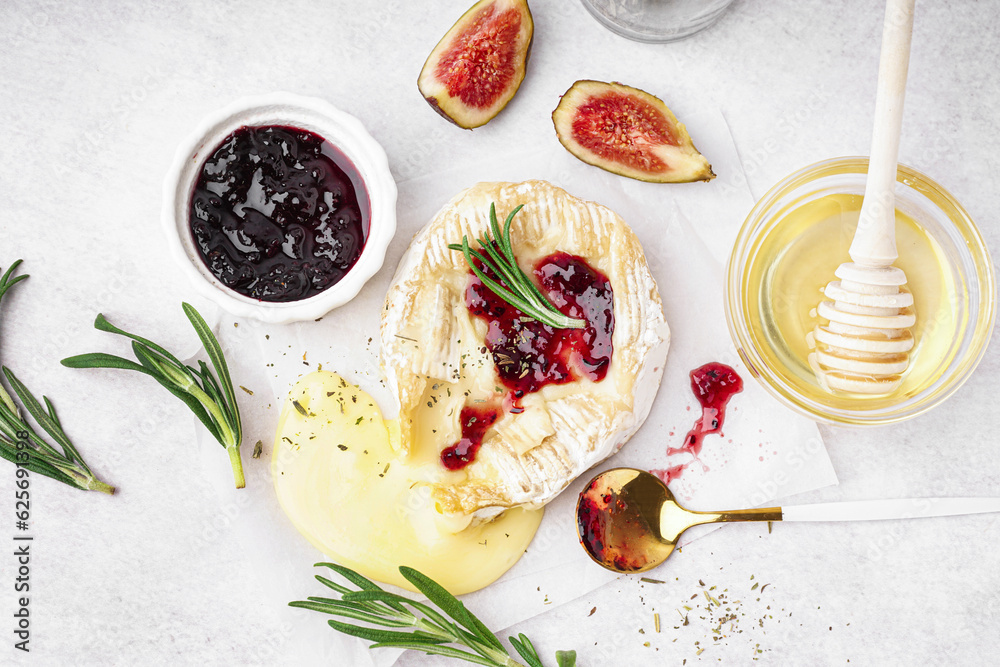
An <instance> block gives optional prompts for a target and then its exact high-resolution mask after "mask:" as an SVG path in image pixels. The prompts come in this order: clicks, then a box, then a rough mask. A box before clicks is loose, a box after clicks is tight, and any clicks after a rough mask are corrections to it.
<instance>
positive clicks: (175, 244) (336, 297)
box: [162, 93, 396, 324]
mask: <svg viewBox="0 0 1000 667" xmlns="http://www.w3.org/2000/svg"><path fill="white" fill-rule="evenodd" d="M264 125H286V126H291V127H299V128H302V129H304V130H308V131H310V132H313V133H315V134H318V135H319V136H321V137H323V138H324V139H326V140H327V141H328V142H330V143H331V144H333V145H334V146H336V147H337V148H338V149H340V151H341V152H342V153H343V154H344V155H346V156H347V158H348V159H349V160H350V161H351V162H352V163H353V164H354V166H355V167H356V168H357V171H358V173H359V174H360V175H361V179H362V180H363V181H364V184H365V188H366V190H367V191H368V198H369V203H370V205H371V221H370V225H369V229H368V238H367V240H366V241H365V245H364V249H363V250H362V251H361V256H360V257H358V261H357V262H356V263H355V264H354V266H353V267H351V269H350V271H348V272H347V274H346V275H345V276H344V277H343V278H342V279H341V280H340V281H339V282H338V283H337V284H335V285H333V286H331V287H329V288H327V289H326V290H324V291H322V292H320V293H319V294H316V295H313V296H311V297H309V298H307V299H301V300H299V301H289V302H285V303H278V302H268V301H259V300H257V299H253V298H250V297H247V296H244V295H242V294H240V293H238V292H235V291H233V290H231V289H229V288H228V287H226V286H225V285H223V284H222V283H221V282H219V280H217V279H216V278H215V276H213V275H212V273H211V272H210V271H209V270H208V267H206V266H205V264H204V262H202V260H201V257H200V255H199V253H198V248H197V246H196V245H195V242H194V238H193V236H192V233H191V227H190V224H189V216H190V206H191V193H192V190H193V189H194V185H195V182H196V181H197V179H198V174H199V172H200V170H201V166H202V163H203V161H204V159H205V158H206V157H207V156H208V154H209V152H210V151H212V150H214V149H215V147H216V146H218V145H219V144H220V143H221V142H222V140H223V139H224V138H225V137H227V136H228V135H229V134H231V133H232V132H233V131H235V130H237V129H239V128H240V127H244V126H250V127H255V126H264ZM162 222H163V228H164V231H165V232H166V235H167V245H168V247H169V249H170V253H171V254H172V255H173V256H174V258H175V259H176V260H177V262H178V264H179V265H180V267H181V271H182V272H183V273H184V274H185V275H186V276H187V277H188V278H189V279H190V280H191V283H192V284H193V285H194V287H195V289H196V290H197V291H198V293H199V294H201V295H202V296H204V297H206V298H208V299H211V300H212V301H214V302H215V303H216V304H218V305H219V306H220V307H222V308H224V309H225V310H227V311H229V312H230V313H232V314H233V315H237V316H240V317H252V318H255V319H258V320H262V321H264V322H270V323H274V324H284V323H287V322H298V321H306V320H315V319H316V318H319V317H321V316H323V315H325V314H326V313H328V312H329V311H331V310H332V309H334V308H336V307H338V306H342V305H344V304H345V303H347V302H348V301H350V300H351V299H353V298H354V297H355V296H356V295H357V293H358V292H359V291H360V290H361V287H362V286H363V285H364V284H365V283H366V282H367V281H368V279H369V278H371V277H372V276H373V275H375V273H376V272H378V270H379V269H380V268H381V267H382V262H383V261H384V259H385V251H386V248H388V246H389V241H390V240H391V239H392V236H393V234H394V233H395V231H396V183H395V181H393V179H392V174H391V173H390V171H389V161H388V159H387V158H386V155H385V151H384V150H383V149H382V147H381V146H380V145H379V144H378V142H376V141H375V140H374V139H373V138H372V137H371V135H369V134H368V132H367V130H365V128H364V126H363V125H362V124H361V122H360V121H359V120H358V119H357V118H354V117H353V116H351V115H349V114H346V113H344V112H343V111H340V110H339V109H337V108H336V107H334V106H333V105H331V104H329V103H328V102H325V101H323V100H320V99H316V98H312V97H303V96H301V95H294V94H292V93H271V94H269V95H262V96H257V97H247V98H243V99H240V100H238V101H236V102H234V103H233V104H231V105H229V106H227V107H225V108H223V109H219V110H218V111H216V112H214V113H212V114H210V115H209V116H208V117H207V118H205V119H204V120H203V121H202V122H201V124H200V125H199V126H198V127H197V128H196V129H195V131H194V132H192V134H191V135H190V136H189V137H188V138H187V139H186V140H185V141H183V142H181V144H180V146H179V147H178V148H177V153H176V155H175V156H174V162H173V164H172V165H171V167H170V171H169V172H168V173H167V177H166V180H165V181H164V184H163V213H162Z"/></svg>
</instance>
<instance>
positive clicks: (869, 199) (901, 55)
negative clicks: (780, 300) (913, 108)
mask: <svg viewBox="0 0 1000 667" xmlns="http://www.w3.org/2000/svg"><path fill="white" fill-rule="evenodd" d="M914 2H915V0H888V2H886V7H885V25H884V27H883V30H882V54H881V57H880V59H879V69H878V89H877V92H876V94H875V127H874V130H873V131H872V147H871V160H870V162H869V164H868V181H867V183H866V185H865V198H864V201H863V202H862V204H861V217H860V219H859V220H858V229H857V232H855V234H854V241H853V242H852V243H851V249H850V253H851V259H852V260H854V261H855V262H856V263H858V264H867V265H872V266H889V265H890V264H892V263H893V262H894V261H895V260H896V257H897V253H896V197H895V187H896V164H897V160H898V158H899V132H900V127H901V125H902V123H903V97H904V94H905V92H906V74H907V70H908V69H909V62H910V38H911V37H912V35H913V5H914Z"/></svg>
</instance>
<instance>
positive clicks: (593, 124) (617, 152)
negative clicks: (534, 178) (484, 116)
mask: <svg viewBox="0 0 1000 667" xmlns="http://www.w3.org/2000/svg"><path fill="white" fill-rule="evenodd" d="M552 122H553V124H555V126H556V134H557V135H558V136H559V141H560V142H561V143H562V145H563V146H565V147H566V150H568V151H569V152H570V153H572V154H573V155H575V156H576V157H578V158H580V159H581V160H583V161H584V162H586V163H587V164H592V165H594V166H595V167H600V168H601V169H605V170H607V171H610V172H612V173H615V174H619V175H621V176H627V177H629V178H635V179H638V180H640V181H652V182H654V183H687V182H689V181H710V180H712V179H713V178H715V174H714V173H712V165H710V164H709V163H708V160H706V159H705V156H704V155H702V154H701V153H699V152H698V149H696V148H695V147H694V144H693V143H692V142H691V137H690V136H689V135H688V133H687V129H686V128H685V127H684V125H683V124H682V123H680V122H678V120H677V117H676V116H674V114H673V112H672V111H670V109H668V108H667V105H666V104H664V103H663V101H662V100H660V99H659V98H657V97H654V96H653V95H650V94H649V93H647V92H645V91H643V90H639V89H638V88H632V87H631V86H625V85H622V84H620V83H604V82H602V81H586V80H585V81H577V82H576V83H574V84H573V85H572V86H570V89H569V90H567V91H566V93H565V94H564V95H563V96H562V99H561V100H560V101H559V106H557V107H556V110H555V111H553V112H552Z"/></svg>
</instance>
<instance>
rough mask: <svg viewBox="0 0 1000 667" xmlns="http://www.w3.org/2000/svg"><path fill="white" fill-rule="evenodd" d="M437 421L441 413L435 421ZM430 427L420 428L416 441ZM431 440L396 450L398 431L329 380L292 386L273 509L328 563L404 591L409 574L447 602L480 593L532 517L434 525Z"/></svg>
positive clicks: (440, 520) (517, 513) (356, 392)
mask: <svg viewBox="0 0 1000 667" xmlns="http://www.w3.org/2000/svg"><path fill="white" fill-rule="evenodd" d="M445 414H447V413H445ZM440 426H441V424H440V423H434V424H420V425H419V426H418V428H417V429H416V431H418V432H420V431H425V430H427V431H430V430H435V429H436V428H439V427H440ZM439 455H440V450H439V448H438V447H436V446H434V445H433V444H432V439H430V438H422V437H416V438H414V439H413V441H412V443H411V447H410V448H409V451H408V452H404V451H403V449H402V448H401V447H400V440H399V424H398V422H396V421H394V420H384V419H383V418H382V413H381V411H380V410H379V408H378V405H376V403H375V401H374V399H372V398H371V397H370V396H369V395H368V394H366V393H365V392H363V391H362V390H361V389H360V388H358V387H356V386H355V385H352V384H350V383H348V382H347V381H346V380H344V379H343V378H341V377H340V376H339V375H337V374H335V373H329V372H325V371H319V372H315V373H312V374H310V375H308V376H306V377H304V378H302V379H301V380H300V381H299V382H298V384H296V385H295V387H294V388H293V389H292V391H291V393H290V394H289V397H288V400H287V401H286V402H285V406H284V409H283V410H282V414H281V418H280V421H279V423H278V432H277V436H276V441H275V447H274V456H273V458H272V462H271V469H272V472H273V476H274V485H275V491H276V492H277V495H278V501H279V502H280V503H281V506H282V508H283V509H284V510H285V513H286V514H287V515H288V517H289V518H290V519H291V521H292V523H293V524H294V525H295V527H296V528H297V529H298V530H299V532H301V533H302V534H303V535H304V536H305V537H306V538H307V539H308V540H309V541H310V542H312V544H313V545H315V546H316V547H317V548H318V549H320V550H321V551H322V552H323V553H325V554H327V555H328V556H330V557H331V558H333V559H334V560H336V561H337V562H338V563H340V564H342V565H346V566H347V567H350V568H352V569H354V570H357V571H358V572H360V573H362V574H364V575H365V576H367V577H370V578H372V579H375V580H377V581H381V582H384V583H389V584H395V585H397V586H402V587H404V588H408V589H410V590H413V588H412V586H410V584H409V583H408V582H407V581H406V580H405V579H403V577H402V576H401V575H400V574H399V570H398V568H399V566H400V565H408V566H410V567H413V568H415V569H417V570H419V571H421V572H423V573H424V574H426V575H428V576H429V577H431V578H432V579H434V580H436V581H437V582H438V583H440V584H441V585H442V586H444V587H445V588H447V589H448V590H449V591H451V592H452V593H454V594H456V595H457V594H461V593H467V592H471V591H474V590H478V589H480V588H483V587H484V586H487V585H489V584H490V583H492V582H493V581H495V580H496V579H497V578H498V577H500V575H502V574H503V573H504V572H506V571H507V570H508V569H509V568H510V567H511V566H512V565H514V563H516V562H517V560H518V558H520V556H521V554H523V553H524V550H525V549H526V548H527V546H528V543H529V542H531V538H532V537H533V536H534V534H535V531H536V530H537V529H538V524H539V522H540V521H541V517H542V511H541V510H525V509H520V508H515V509H511V510H507V511H506V512H504V513H503V514H501V515H500V516H498V517H497V518H495V519H493V520H492V521H489V522H485V523H473V522H471V517H469V516H461V515H459V516H455V515H448V516H446V515H444V514H443V513H442V512H441V511H440V508H439V507H437V506H436V504H435V502H434V501H433V499H432V496H431V486H432V485H433V484H435V483H440V482H442V481H443V480H445V479H449V480H453V479H454V478H455V477H458V476H462V475H464V473H463V472H461V471H459V472H449V471H447V470H446V469H445V468H444V467H443V466H442V465H441V463H440V461H439Z"/></svg>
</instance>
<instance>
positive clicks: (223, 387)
mask: <svg viewBox="0 0 1000 667" xmlns="http://www.w3.org/2000/svg"><path fill="white" fill-rule="evenodd" d="M182 307H183V309H184V313H185V314H186V315H187V318H188V320H189V321H190V322H191V326H192V327H194V330H195V333H197V334H198V338H199V339H200V340H201V342H202V345H203V346H204V347H205V352H206V354H207V355H208V358H209V360H210V361H211V362H212V367H213V368H214V369H215V374H214V375H213V373H212V370H211V369H210V368H209V367H208V364H206V363H205V362H204V361H199V362H198V366H199V367H198V368H197V369H196V368H193V367H190V366H186V365H185V364H184V363H183V362H181V360H180V359H178V358H177V357H176V356H174V355H173V354H171V353H170V352H169V351H168V350H167V349H165V348H163V347H161V346H160V345H157V344H156V343H154V342H153V341H151V340H148V339H146V338H143V337H142V336H137V335H135V334H132V333H129V332H128V331H125V330H123V329H120V328H118V327H116V326H115V325H113V324H112V323H111V322H109V321H108V320H107V318H106V317H104V315H103V314H98V315H97V318H96V319H95V320H94V328H96V329H98V330H100V331H106V332H108V333H113V334H118V335H120V336H125V337H126V338H129V339H130V340H131V341H132V353H133V354H134V355H135V358H136V360H137V361H138V362H139V363H135V362H133V361H130V360H128V359H123V358H121V357H116V356H114V355H111V354H103V353H96V354H82V355H78V356H75V357H69V358H68V359H63V361H62V363H63V365H64V366H68V367H70V368H116V369H121V370H131V371H138V372H140V373H144V374H146V375H149V376H150V377H152V378H153V379H154V380H156V381H157V382H158V383H159V384H160V385H162V386H163V387H164V388H165V389H166V390H167V391H169V392H170V393H171V394H173V395H174V396H176V397H177V398H179V399H180V400H181V401H183V403H184V404H185V405H186V406H187V407H188V409H190V410H191V412H192V413H193V414H194V416H195V417H197V419H198V421H200V422H201V423H202V424H203V425H204V426H205V428H206V429H208V432H209V433H210V434H211V435H212V437H213V438H215V439H216V440H217V441H218V442H219V444H220V445H222V446H223V447H224V448H225V449H226V451H227V452H228V454H229V461H230V464H231V465H232V468H233V480H234V481H235V483H236V488H238V489H242V488H243V487H244V486H246V481H245V478H244V475H243V462H242V460H241V458H240V444H241V443H242V440H243V426H242V423H241V419H240V409H239V405H238V404H237V402H236V392H235V391H234V390H233V381H232V378H231V377H230V375H229V367H228V365H227V364H226V359H225V356H224V355H223V353H222V348H221V347H220V346H219V341H218V340H216V338H215V336H214V335H213V334H212V330H211V329H210V328H209V326H208V324H206V323H205V320H204V318H202V316H201V315H200V314H199V313H198V311H197V310H195V309H194V307H192V306H191V305H190V304H188V303H184V304H182Z"/></svg>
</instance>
